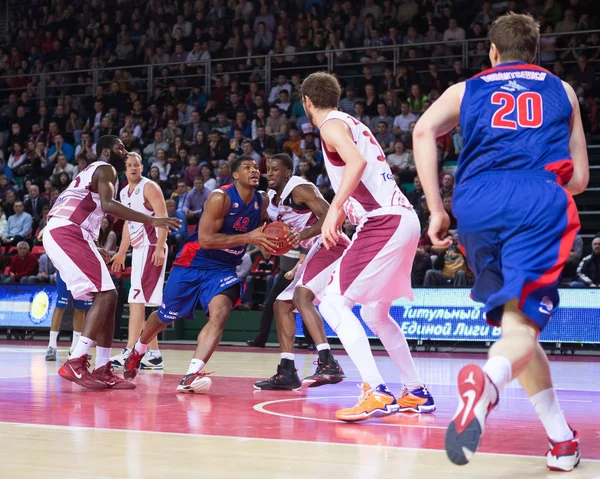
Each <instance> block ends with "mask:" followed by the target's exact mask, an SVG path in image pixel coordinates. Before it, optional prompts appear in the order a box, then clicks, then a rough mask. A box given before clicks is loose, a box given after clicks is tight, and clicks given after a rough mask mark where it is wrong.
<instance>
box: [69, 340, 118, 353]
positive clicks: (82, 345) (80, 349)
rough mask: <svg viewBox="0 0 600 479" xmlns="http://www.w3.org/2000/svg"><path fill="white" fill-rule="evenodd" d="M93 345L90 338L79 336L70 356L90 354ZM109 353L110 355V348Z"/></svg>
mask: <svg viewBox="0 0 600 479" xmlns="http://www.w3.org/2000/svg"><path fill="white" fill-rule="evenodd" d="M93 345H94V341H93V340H92V339H90V338H86V337H85V336H79V341H77V344H76V345H75V348H74V349H73V353H72V354H71V357H72V358H80V357H81V356H83V355H84V354H85V355H86V356H87V355H88V354H90V350H91V349H92V346H93ZM107 349H108V348H107ZM109 355H110V350H109Z"/></svg>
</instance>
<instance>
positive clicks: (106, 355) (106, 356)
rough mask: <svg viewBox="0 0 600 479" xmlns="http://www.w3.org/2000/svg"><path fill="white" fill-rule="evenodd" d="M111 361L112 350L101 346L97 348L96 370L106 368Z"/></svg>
mask: <svg viewBox="0 0 600 479" xmlns="http://www.w3.org/2000/svg"><path fill="white" fill-rule="evenodd" d="M109 361H110V348H102V347H100V346H96V362H95V364H94V370H96V369H100V368H102V367H104V366H106V365H107V364H108V362H109Z"/></svg>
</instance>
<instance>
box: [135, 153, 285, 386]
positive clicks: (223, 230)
mask: <svg viewBox="0 0 600 479" xmlns="http://www.w3.org/2000/svg"><path fill="white" fill-rule="evenodd" d="M231 172H232V176H233V179H234V184H233V185H227V186H224V187H222V188H219V189H216V190H214V191H213V192H212V193H211V194H210V196H209V197H208V199H207V200H206V203H205V204H204V211H203V213H202V216H201V218H200V224H199V225H198V229H197V231H196V232H194V233H193V234H192V235H190V236H189V237H188V238H187V239H186V241H185V242H184V244H183V246H182V248H181V251H180V252H179V254H178V255H177V258H176V259H175V262H174V263H173V269H172V270H171V273H170V274H169V279H168V281H167V285H166V287H165V291H164V293H163V302H162V305H161V307H160V308H159V310H158V311H155V312H154V313H152V314H151V315H150V317H149V318H148V320H147V321H146V324H145V326H144V330H143V331H142V334H141V336H140V338H139V339H138V341H137V343H136V345H135V348H134V349H133V351H132V352H131V354H130V356H129V357H128V359H127V360H126V361H125V365H124V376H125V378H126V379H133V378H134V377H135V375H136V374H137V371H138V370H139V368H140V364H141V360H142V357H143V356H144V354H145V353H146V350H147V349H148V344H150V342H151V341H152V339H153V338H154V337H155V336H156V335H157V334H158V333H160V332H161V331H162V330H163V329H165V328H166V327H167V324H169V323H171V322H173V321H175V320H176V319H177V318H193V317H194V312H195V310H196V306H197V304H198V303H200V304H201V305H202V308H203V309H204V311H205V312H206V314H207V316H208V318H209V320H208V323H207V324H206V325H205V326H204V328H202V331H200V335H199V336H198V346H197V348H196V352H195V354H194V358H193V359H192V361H191V363H190V366H189V369H188V371H187V373H186V374H185V376H184V377H183V378H182V379H181V382H180V383H179V386H178V387H177V390H178V391H182V392H206V391H208V389H209V388H210V384H211V381H210V378H209V377H208V376H207V374H206V373H205V372H204V370H203V368H204V365H205V364H206V362H207V361H208V360H209V359H210V357H211V355H212V353H213V352H214V350H215V348H216V347H217V345H218V344H219V341H220V340H221V336H222V334H223V329H224V327H225V323H226V322H227V319H228V318H229V312H230V311H231V309H232V308H234V307H235V306H237V305H238V304H239V301H240V298H241V296H242V293H243V290H242V288H243V283H241V282H240V280H239V279H238V277H237V275H236V271H235V269H236V266H237V265H238V264H240V263H241V262H242V257H243V256H244V254H245V252H246V247H247V245H248V244H252V245H255V246H258V247H259V248H262V249H263V250H264V251H267V252H273V251H275V249H276V246H275V244H273V243H272V242H271V241H270V240H269V238H268V237H267V235H266V234H265V233H264V232H263V229H264V223H265V221H266V219H267V218H268V217H267V214H266V210H267V206H268V205H269V199H268V197H267V195H266V194H265V193H262V192H259V191H257V190H256V187H257V186H258V182H259V179H260V173H259V171H258V167H257V166H256V163H255V161H254V159H253V158H252V157H250V156H240V157H239V158H237V159H236V160H235V161H234V162H233V163H232V164H231ZM261 225H262V226H261Z"/></svg>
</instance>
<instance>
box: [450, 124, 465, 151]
mask: <svg viewBox="0 0 600 479" xmlns="http://www.w3.org/2000/svg"><path fill="white" fill-rule="evenodd" d="M452 144H453V145H454V154H455V155H456V156H458V155H460V152H461V151H462V149H463V144H464V142H463V136H462V131H461V129H460V125H456V128H454V133H452Z"/></svg>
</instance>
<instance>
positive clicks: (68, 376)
mask: <svg viewBox="0 0 600 479" xmlns="http://www.w3.org/2000/svg"><path fill="white" fill-rule="evenodd" d="M58 375H59V376H60V377H61V378H63V379H66V380H67V381H71V382H72V383H75V384H77V385H78V386H81V387H82V388H85V389H90V390H92V391H100V390H102V389H107V388H108V386H107V385H106V384H105V383H103V382H101V381H98V384H97V385H96V384H94V385H90V384H88V383H85V382H84V381H82V380H81V379H79V378H77V377H76V376H73V375H71V374H69V373H64V372H61V370H60V369H59V370H58Z"/></svg>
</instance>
